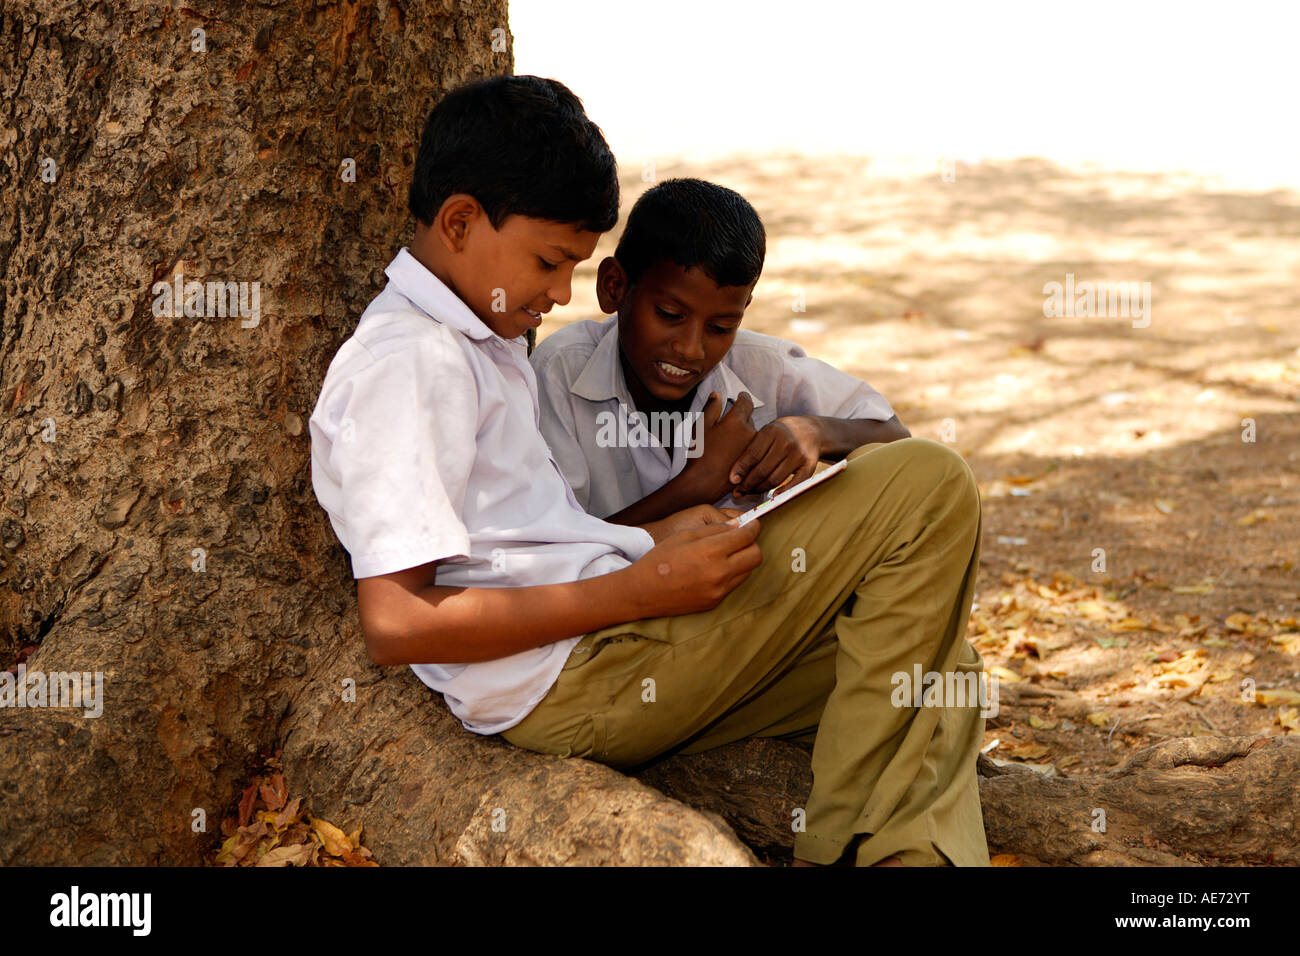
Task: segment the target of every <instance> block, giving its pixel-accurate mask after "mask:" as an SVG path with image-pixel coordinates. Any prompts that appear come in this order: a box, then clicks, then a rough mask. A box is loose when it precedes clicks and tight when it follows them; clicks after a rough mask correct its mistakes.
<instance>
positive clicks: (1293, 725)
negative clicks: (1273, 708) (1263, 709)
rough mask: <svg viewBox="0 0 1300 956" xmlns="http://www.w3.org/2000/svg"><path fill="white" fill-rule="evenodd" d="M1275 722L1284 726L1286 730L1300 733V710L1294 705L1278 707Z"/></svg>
mask: <svg viewBox="0 0 1300 956" xmlns="http://www.w3.org/2000/svg"><path fill="white" fill-rule="evenodd" d="M1277 722H1278V723H1279V724H1281V725H1282V726H1283V727H1285V728H1286V729H1287V731H1288V732H1291V731H1294V732H1296V733H1300V710H1297V709H1296V708H1294V707H1279V708H1278V709H1277Z"/></svg>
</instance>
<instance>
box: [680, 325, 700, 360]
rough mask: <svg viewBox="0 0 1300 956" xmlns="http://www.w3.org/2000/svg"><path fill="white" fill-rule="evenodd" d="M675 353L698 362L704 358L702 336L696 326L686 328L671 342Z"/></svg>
mask: <svg viewBox="0 0 1300 956" xmlns="http://www.w3.org/2000/svg"><path fill="white" fill-rule="evenodd" d="M673 348H674V349H675V350H676V352H677V354H678V355H680V356H681V357H682V358H684V359H687V360H689V361H693V362H698V361H700V360H701V359H703V358H704V338H703V336H702V335H701V334H700V330H699V329H698V328H687V329H684V330H683V331H682V334H681V335H680V336H679V337H678V338H677V339H676V340H675V341H674V342H673Z"/></svg>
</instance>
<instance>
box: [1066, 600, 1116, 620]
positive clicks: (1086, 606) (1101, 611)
mask: <svg viewBox="0 0 1300 956" xmlns="http://www.w3.org/2000/svg"><path fill="white" fill-rule="evenodd" d="M1074 609H1075V610H1076V611H1078V612H1079V613H1080V614H1082V615H1083V616H1084V617H1086V618H1088V620H1090V621H1104V620H1106V618H1108V617H1110V615H1109V614H1107V613H1106V609H1105V608H1104V607H1102V606H1101V605H1100V604H1098V603H1097V602H1096V601H1080V602H1079V603H1078V604H1076V605H1075V606H1074Z"/></svg>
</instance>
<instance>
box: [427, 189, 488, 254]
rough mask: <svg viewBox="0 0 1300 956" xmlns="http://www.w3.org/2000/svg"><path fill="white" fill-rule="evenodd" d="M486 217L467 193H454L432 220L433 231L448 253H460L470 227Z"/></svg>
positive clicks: (445, 200) (444, 201)
mask: <svg viewBox="0 0 1300 956" xmlns="http://www.w3.org/2000/svg"><path fill="white" fill-rule="evenodd" d="M483 216H486V213H484V211H483V207H482V206H480V205H479V204H478V200H477V199H475V198H474V197H473V196H471V195H469V194H468V193H456V194H454V195H451V196H448V197H447V198H446V199H444V200H443V203H442V206H441V207H439V209H438V214H437V215H436V216H434V218H433V231H434V233H435V235H436V236H437V238H438V240H439V241H440V242H441V243H442V244H443V245H444V246H446V248H447V251H448V252H460V251H461V250H462V249H464V248H465V239H466V237H467V236H468V235H469V230H470V227H472V226H473V225H474V224H475V222H477V221H478V219H479V218H480V217H483Z"/></svg>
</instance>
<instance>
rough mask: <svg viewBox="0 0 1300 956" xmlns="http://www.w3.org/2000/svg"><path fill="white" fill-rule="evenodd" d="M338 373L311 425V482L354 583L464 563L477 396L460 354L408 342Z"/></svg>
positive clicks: (361, 357) (364, 353) (449, 347)
mask: <svg viewBox="0 0 1300 956" xmlns="http://www.w3.org/2000/svg"><path fill="white" fill-rule="evenodd" d="M330 371H331V374H332V373H333V372H334V369H333V368H331V370H330ZM339 371H340V374H339V376H338V377H337V379H336V380H335V381H333V382H330V381H328V379H329V378H330V376H329V375H327V382H326V390H325V393H324V394H323V396H322V401H321V403H320V404H321V408H320V409H318V411H317V413H316V414H313V416H312V442H313V454H312V467H313V477H312V480H313V485H315V486H316V490H317V497H318V498H319V499H320V500H321V504H322V505H323V506H324V507H325V509H326V511H328V512H329V513H330V516H331V518H332V519H334V520H335V528H336V531H338V532H340V534H339V536H340V540H341V541H342V543H343V546H344V547H345V548H346V549H347V550H348V553H349V555H350V556H351V558H352V573H353V576H354V577H357V578H366V577H374V576H376V575H380V574H390V573H392V572H394V571H401V570H404V569H406V568H412V567H416V566H418V565H421V564H427V563H428V562H430V561H439V560H444V559H448V558H461V557H467V556H468V555H469V552H470V538H469V532H468V531H467V530H466V527H465V524H464V523H463V521H462V520H461V515H462V514H463V506H464V502H465V489H466V486H467V484H468V481H469V474H470V470H471V468H472V467H473V465H474V455H475V435H476V433H477V422H478V392H477V389H476V387H475V382H474V375H473V372H472V370H471V369H470V367H469V365H468V362H467V360H466V359H465V357H464V355H463V353H461V352H460V350H459V349H458V348H457V347H456V346H455V345H454V344H452V343H443V342H439V341H436V340H434V339H421V340H418V341H416V342H411V341H409V340H408V341H407V342H405V343H403V345H402V347H401V348H398V349H394V350H392V351H389V352H387V353H385V354H383V355H381V356H375V355H373V354H372V353H370V352H369V351H368V350H366V349H365V348H364V347H362V348H360V349H359V350H358V352H357V353H354V356H353V361H351V362H350V363H348V364H346V365H344V366H343V367H342V368H341V369H340V370H339ZM318 440H319V447H316V446H317V443H318ZM318 470H319V471H320V472H322V473H321V474H319V475H318V474H317V471H318ZM322 491H324V492H325V493H324V494H323V493H322ZM331 499H332V500H331ZM340 526H341V527H340Z"/></svg>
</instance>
